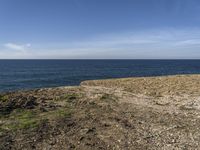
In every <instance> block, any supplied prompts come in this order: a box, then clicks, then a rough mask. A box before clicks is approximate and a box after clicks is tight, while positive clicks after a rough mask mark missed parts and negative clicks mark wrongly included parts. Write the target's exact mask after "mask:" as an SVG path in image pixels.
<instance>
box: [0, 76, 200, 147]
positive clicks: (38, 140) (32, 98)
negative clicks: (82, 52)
mask: <svg viewBox="0 0 200 150" xmlns="http://www.w3.org/2000/svg"><path fill="white" fill-rule="evenodd" d="M0 111H1V115H0V127H1V128H0V143H1V147H0V149H6V148H7V149H13V148H14V147H15V148H16V149H25V148H28V149H33V148H34V147H35V148H37V149H44V148H53V149H62V148H68V149H94V148H95V149H109V148H116V149H123V148H124V147H127V149H131V148H135V149H146V148H148V149H158V148H163V149H173V148H180V149H181V148H186V149H187V148H191V149H195V148H198V144H200V142H199V141H200V132H199V130H198V126H199V122H200V119H199V118H200V75H173V76H158V77H135V78H134V77H133V78H121V79H107V80H91V81H84V82H82V83H81V84H80V86H67V87H57V88H42V89H34V90H28V91H15V92H9V93H1V96H0Z"/></svg>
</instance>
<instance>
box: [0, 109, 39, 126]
mask: <svg viewBox="0 0 200 150" xmlns="http://www.w3.org/2000/svg"><path fill="white" fill-rule="evenodd" d="M4 121H5V123H4V124H3V125H2V126H1V128H2V129H7V130H17V129H27V128H34V127H37V125H38V123H39V121H38V119H37V117H36V113H35V112H33V111H31V110H24V109H16V110H14V111H13V112H12V113H11V114H10V115H9V116H7V118H5V120H4Z"/></svg>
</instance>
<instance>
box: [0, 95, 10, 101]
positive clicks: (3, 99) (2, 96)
mask: <svg viewBox="0 0 200 150" xmlns="http://www.w3.org/2000/svg"><path fill="white" fill-rule="evenodd" d="M7 100H8V95H0V101H3V102H6V101H7Z"/></svg>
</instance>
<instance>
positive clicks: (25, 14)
mask: <svg viewBox="0 0 200 150" xmlns="http://www.w3.org/2000/svg"><path fill="white" fill-rule="evenodd" d="M199 14H200V1H199V0H0V58H20V59H21V58H22V59H24V58H25V59H29V58H47V59H48V58H55V59H59V58H62V59H68V58H71V59H74V58H77V59H78V58H81V59H95V58H98V59H99V58H100V59H101V58H121V59H126V58H128V59H132V58H133V59H135V58H137V59H146V58H149V59H153V58H157V59H162V58H163V59H174V58H200V16H199Z"/></svg>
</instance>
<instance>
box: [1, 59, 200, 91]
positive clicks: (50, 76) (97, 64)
mask: <svg viewBox="0 0 200 150" xmlns="http://www.w3.org/2000/svg"><path fill="white" fill-rule="evenodd" d="M197 73H200V60H0V92H2V91H13V90H22V89H33V88H40V87H56V86H65V85H78V84H79V83H80V82H81V81H84V80H92V79H107V78H119V77H138V76H160V75H174V74H197Z"/></svg>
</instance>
